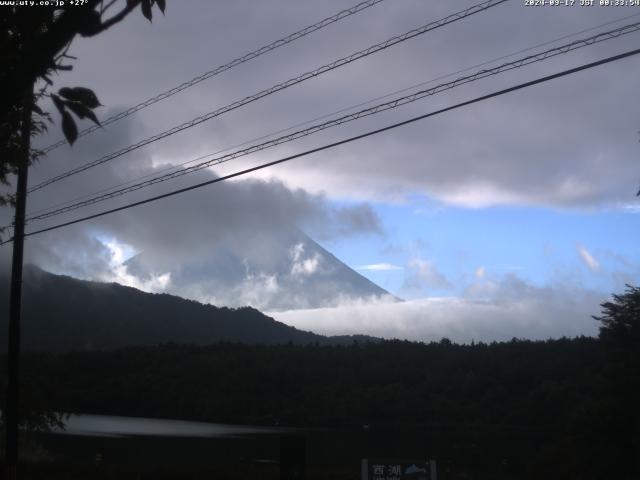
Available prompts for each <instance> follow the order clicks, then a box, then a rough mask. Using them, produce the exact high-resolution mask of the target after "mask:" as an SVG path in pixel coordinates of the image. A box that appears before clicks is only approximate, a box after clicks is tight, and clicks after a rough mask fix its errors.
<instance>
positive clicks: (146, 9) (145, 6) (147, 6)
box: [140, 0, 153, 22]
mask: <svg viewBox="0 0 640 480" xmlns="http://www.w3.org/2000/svg"><path fill="white" fill-rule="evenodd" d="M140 9H141V10H142V14H143V15H144V16H145V18H146V19H147V20H149V21H150V22H151V17H152V16H153V14H152V13H151V0H142V2H140Z"/></svg>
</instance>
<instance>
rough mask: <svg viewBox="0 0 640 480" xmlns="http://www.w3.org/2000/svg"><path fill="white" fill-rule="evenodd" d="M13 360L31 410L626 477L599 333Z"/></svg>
mask: <svg viewBox="0 0 640 480" xmlns="http://www.w3.org/2000/svg"><path fill="white" fill-rule="evenodd" d="M23 365H24V374H25V385H26V386H25V390H24V392H23V394H24V397H23V398H24V402H23V404H24V405H30V406H31V409H32V411H31V413H32V414H33V412H35V411H44V410H56V411H64V412H82V413H100V414H112V415H127V416H145V417H158V418H178V419H191V420H203V421H211V422H220V423H238V424H251V425H287V426H299V427H323V428H329V427H332V428H362V427H363V426H366V427H365V428H370V429H373V430H384V429H410V430H412V431H423V432H428V435H430V438H432V439H433V440H432V441H431V444H432V445H433V450H434V452H433V454H434V456H438V457H439V458H455V459H456V461H457V462H458V463H462V464H465V463H469V462H471V463H473V462H479V461H481V460H480V459H484V461H487V462H493V461H498V460H499V459H504V460H502V461H507V459H508V461H509V464H510V465H511V468H513V469H515V470H514V471H515V472H520V473H523V472H527V471H528V472H531V471H535V472H538V473H542V472H545V469H550V471H549V472H547V473H545V475H547V476H546V477H545V478H571V477H569V476H568V475H569V474H575V473H576V472H578V473H580V474H581V475H582V476H579V477H574V478H606V475H609V474H611V473H612V472H617V474H618V475H619V477H617V478H634V477H633V475H635V473H634V472H636V470H635V469H636V466H635V463H634V462H635V458H637V452H638V450H637V449H638V414H637V403H634V402H636V400H637V389H636V387H637V378H638V377H637V375H636V376H635V377H633V376H632V375H633V374H634V373H635V374H637V370H636V371H635V372H633V371H632V369H635V368H637V364H631V363H625V361H623V360H621V359H620V358H619V357H618V356H617V355H613V354H612V353H611V348H609V347H608V346H607V343H606V342H604V341H603V340H602V339H594V338H586V337H583V338H575V339H559V340H548V341H543V342H532V341H525V340H517V339H514V340H513V341H511V342H505V343H492V344H483V343H478V344H473V345H456V344H453V343H451V342H450V341H448V340H446V339H443V340H442V341H440V342H437V343H430V344H420V343H411V342H405V341H384V342H378V343H365V344H358V343H353V344H352V345H350V346H321V345H316V344H310V345H307V346H300V345H294V344H288V345H264V346H259V345H243V344H232V343H220V344H216V345H211V346H194V345H191V346H190V345H178V344H165V345H160V346H156V347H133V348H125V349H120V350H116V351H102V352H71V353H64V354H51V353H39V354H37V353H32V354H29V355H27V356H25V358H24V362H23ZM634 389H635V390H634ZM25 413H27V412H25ZM436 439H437V440H436ZM551 471H552V472H553V475H551ZM563 472H564V473H563ZM564 474H566V475H565V476H562V475H564ZM602 475H605V476H602ZM609 478H611V477H609Z"/></svg>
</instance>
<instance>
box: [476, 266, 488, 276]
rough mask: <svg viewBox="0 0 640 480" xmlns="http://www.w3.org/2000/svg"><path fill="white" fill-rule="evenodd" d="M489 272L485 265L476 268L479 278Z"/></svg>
mask: <svg viewBox="0 0 640 480" xmlns="http://www.w3.org/2000/svg"><path fill="white" fill-rule="evenodd" d="M486 274H487V272H486V270H485V268H484V267H482V266H480V267H478V268H476V277H477V278H484V276H485V275H486Z"/></svg>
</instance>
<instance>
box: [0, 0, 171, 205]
mask: <svg viewBox="0 0 640 480" xmlns="http://www.w3.org/2000/svg"><path fill="white" fill-rule="evenodd" d="M66 3H67V5H65V6H61V7H53V6H37V7H33V8H26V7H25V6H23V5H16V6H3V7H2V8H1V9H0V52H2V54H1V55H2V56H1V57H0V58H1V60H0V61H1V62H2V63H1V67H2V68H0V85H2V95H0V182H2V183H3V184H5V185H6V184H8V176H10V175H12V174H15V173H16V172H17V167H18V165H19V163H20V161H21V160H20V159H21V158H23V155H24V151H23V146H22V144H23V142H22V141H21V132H20V125H21V119H22V118H23V115H22V111H23V109H24V108H26V107H25V106H26V105H29V108H31V110H32V111H33V112H34V113H35V114H36V119H35V121H34V122H33V125H32V132H31V134H32V135H36V134H38V133H41V132H43V131H44V130H46V128H47V123H48V122H50V121H51V116H50V115H49V114H48V113H47V112H45V111H43V110H42V109H41V108H40V107H39V106H38V102H39V101H40V100H41V99H42V98H44V97H50V98H51V99H52V100H53V102H54V105H55V106H56V108H57V109H58V111H59V112H60V114H61V116H62V129H63V132H64V135H65V137H66V139H67V141H68V142H69V143H73V141H75V139H76V137H77V127H76V125H75V121H74V119H73V117H72V115H71V113H73V114H74V115H75V116H76V117H78V118H89V119H91V120H92V121H94V122H96V123H97V122H98V119H97V117H96V115H95V113H94V112H93V109H94V108H96V107H97V106H99V102H98V99H97V97H96V95H95V94H94V93H93V92H92V91H91V90H90V89H88V88H81V87H74V88H62V89H60V90H59V91H58V92H57V94H50V93H48V88H49V87H51V86H52V85H53V81H52V80H51V77H52V75H53V74H55V73H56V72H59V71H61V70H71V69H72V66H71V65H69V64H68V61H69V60H73V57H71V56H68V55H67V51H68V48H69V46H70V44H71V42H72V41H73V39H74V38H75V37H76V35H80V36H82V37H93V36H95V35H98V34H100V33H102V32H104V31H105V30H107V29H109V28H110V27H112V26H113V25H115V24H117V23H118V22H120V21H122V20H123V19H124V18H125V17H126V16H127V15H128V14H129V13H131V12H132V11H133V10H134V9H136V8H137V7H138V6H139V7H140V8H141V10H142V13H143V15H144V16H145V17H146V18H147V19H149V21H151V18H152V6H153V5H157V6H158V8H159V9H160V10H161V11H162V12H163V13H164V9H165V0H123V1H122V2H121V1H119V0H111V1H106V0H86V1H84V3H83V4H82V5H70V2H66ZM117 7H120V8H119V10H118V11H117V13H113V14H112V13H111V11H113V9H115V8H117ZM65 62H67V63H65ZM38 80H43V81H44V86H43V87H42V88H39V89H38V90H36V91H34V92H33V93H32V86H33V85H34V84H35V83H36V82H37V81H38ZM40 156H41V152H38V151H35V150H32V151H31V152H30V162H33V161H35V160H36V159H37V158H38V157H40ZM7 202H10V203H12V202H13V197H12V196H11V195H0V205H2V204H6V203H7Z"/></svg>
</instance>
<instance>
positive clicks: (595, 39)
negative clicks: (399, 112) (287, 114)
mask: <svg viewBox="0 0 640 480" xmlns="http://www.w3.org/2000/svg"><path fill="white" fill-rule="evenodd" d="M639 30H640V22H636V23H633V24H629V25H624V26H622V27H619V28H616V29H613V30H609V31H607V32H601V33H598V34H596V35H592V36H590V37H588V38H584V39H581V40H576V41H573V42H570V43H567V44H565V45H561V46H558V47H554V48H551V49H548V50H546V51H544V52H540V53H537V54H534V55H529V56H526V57H523V58H520V59H517V60H514V61H511V62H507V63H504V64H502V65H499V66H497V67H493V68H489V69H484V70H480V71H478V72H476V73H474V74H472V75H467V76H464V77H460V78H457V79H455V80H453V81H451V82H447V83H443V84H440V85H437V86H435V87H432V88H429V89H426V90H421V91H418V92H415V93H412V94H410V95H405V96H403V97H399V98H396V99H394V100H391V101H388V102H385V103H381V104H378V105H375V106H372V107H369V108H365V109H363V110H360V111H358V112H354V113H351V114H348V115H344V116H342V117H339V118H336V119H333V120H330V121H327V122H323V123H320V124H317V125H313V126H311V127H308V128H306V129H303V130H299V131H297V132H293V133H291V134H288V135H284V136H281V137H278V138H275V139H272V140H269V141H267V142H264V143H261V144H258V145H253V146H251V147H248V148H245V149H242V150H238V151H236V152H232V153H229V154H227V155H224V156H221V157H217V158H213V159H210V160H207V161H205V162H202V163H199V164H197V165H193V166H190V167H187V168H184V169H182V170H178V171H175V172H171V173H167V174H164V175H160V176H157V177H155V178H152V179H150V180H146V181H144V182H140V183H137V184H134V185H130V186H128V187H125V188H121V189H118V190H115V191H112V192H109V193H105V194H102V195H98V196H95V197H92V198H89V199H87V200H83V201H81V202H77V203H74V204H72V205H68V206H65V207H62V208H57V209H53V210H50V211H48V212H45V213H41V214H38V215H33V216H28V217H27V219H26V220H27V222H33V221H36V220H44V219H47V218H50V217H54V216H57V215H61V214H63V213H67V212H70V211H73V210H77V209H79V208H82V207H85V206H88V205H93V204H95V203H98V202H102V201H105V200H109V199H112V198H115V197H118V196H121V195H124V194H127V193H130V192H134V191H137V190H140V189H142V188H146V187H150V186H152V185H155V184H158V183H161V182H165V181H168V180H171V179H173V178H177V177H180V176H183V175H187V174H189V173H193V172H197V171H199V170H202V169H204V168H208V167H211V166H213V165H217V164H220V163H224V162H228V161H231V160H234V159H236V158H239V157H242V156H246V155H249V154H251V153H255V152H258V151H261V150H264V149H266V148H270V147H273V146H276V145H281V144H283V143H286V142H290V141H293V140H296V139H298V138H302V137H304V136H308V135H312V134H314V133H317V132H319V131H322V130H325V129H327V128H331V127H334V126H338V125H341V124H343V123H347V122H351V121H354V120H358V119H360V118H362V117H365V116H369V115H375V114H377V113H380V112H383V111H386V110H389V109H393V108H397V107H400V106H402V105H406V104H408V103H412V102H415V101H417V100H420V99H422V98H425V97H427V96H431V95H436V94H438V93H442V92H444V91H447V90H450V89H452V88H455V87H457V86H460V85H464V84H466V83H470V82H474V81H477V80H480V79H483V78H487V77H490V76H493V75H498V74H500V73H503V72H507V71H510V70H513V69H515V68H521V67H524V66H527V65H530V64H532V63H536V62H540V61H543V60H547V59H549V58H553V57H556V56H558V55H562V54H565V53H569V52H571V51H574V50H577V49H580V48H583V47H586V46H589V45H594V44H596V43H600V42H604V41H607V40H611V39H614V38H618V37H620V36H623V35H626V34H630V33H633V32H637V31H639Z"/></svg>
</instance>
